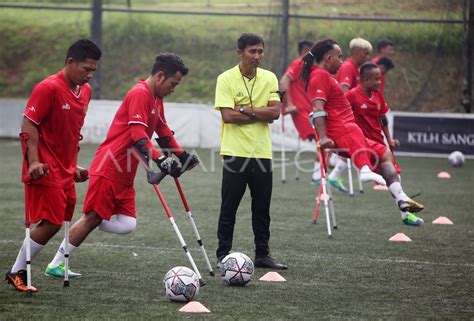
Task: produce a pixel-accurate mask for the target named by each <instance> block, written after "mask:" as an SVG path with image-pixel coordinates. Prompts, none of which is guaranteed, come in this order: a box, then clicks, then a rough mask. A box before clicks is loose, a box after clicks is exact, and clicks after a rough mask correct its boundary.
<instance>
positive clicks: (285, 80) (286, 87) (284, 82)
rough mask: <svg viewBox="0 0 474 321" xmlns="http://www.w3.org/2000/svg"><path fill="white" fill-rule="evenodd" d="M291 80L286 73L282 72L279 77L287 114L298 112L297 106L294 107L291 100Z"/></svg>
mask: <svg viewBox="0 0 474 321" xmlns="http://www.w3.org/2000/svg"><path fill="white" fill-rule="evenodd" d="M291 82H292V80H291V78H290V76H289V75H288V74H284V75H283V77H282V78H281V79H280V91H281V92H284V93H285V99H286V106H284V108H285V112H286V113H289V114H296V113H297V112H298V108H296V106H295V105H294V104H293V101H292V100H291V86H290V84H291Z"/></svg>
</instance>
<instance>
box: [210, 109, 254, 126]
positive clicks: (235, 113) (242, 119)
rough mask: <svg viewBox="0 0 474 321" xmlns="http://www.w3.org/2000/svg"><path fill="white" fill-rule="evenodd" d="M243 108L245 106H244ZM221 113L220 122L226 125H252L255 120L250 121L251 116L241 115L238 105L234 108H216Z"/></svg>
mask: <svg viewBox="0 0 474 321" xmlns="http://www.w3.org/2000/svg"><path fill="white" fill-rule="evenodd" d="M244 107H245V106H244ZM218 108H219V110H220V111H221V116H222V121H223V122H224V123H226V124H252V123H255V122H256V119H252V115H251V114H250V115H249V114H243V113H241V112H240V111H239V108H240V105H239V106H236V107H235V108H236V109H237V110H236V109H235V108H229V107H218Z"/></svg>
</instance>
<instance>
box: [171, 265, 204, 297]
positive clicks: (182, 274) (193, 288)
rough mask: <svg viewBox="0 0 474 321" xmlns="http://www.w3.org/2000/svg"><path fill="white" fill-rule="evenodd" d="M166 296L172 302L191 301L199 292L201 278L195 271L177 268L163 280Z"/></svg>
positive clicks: (182, 267) (183, 267) (181, 267)
mask: <svg viewBox="0 0 474 321" xmlns="http://www.w3.org/2000/svg"><path fill="white" fill-rule="evenodd" d="M163 287H164V288H165V295H166V297H167V298H168V299H170V300H172V301H179V302H188V301H191V300H192V299H193V298H194V297H195V296H196V295H197V294H198V292H199V278H198V276H197V275H196V273H194V271H193V270H191V269H189V268H187V267H185V266H176V267H174V268H172V269H171V270H169V271H168V273H166V275H165V277H164V279H163Z"/></svg>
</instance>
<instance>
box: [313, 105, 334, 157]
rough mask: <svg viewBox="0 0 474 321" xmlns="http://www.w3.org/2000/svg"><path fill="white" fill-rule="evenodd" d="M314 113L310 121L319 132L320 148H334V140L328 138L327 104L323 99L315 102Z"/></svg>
mask: <svg viewBox="0 0 474 321" xmlns="http://www.w3.org/2000/svg"><path fill="white" fill-rule="evenodd" d="M312 104H313V112H312V113H311V114H310V120H311V122H312V123H313V125H314V128H315V129H316V131H317V132H318V136H319V146H320V147H321V148H323V149H324V148H331V147H333V146H334V142H333V141H332V139H330V138H329V137H327V136H326V117H327V113H326V111H325V110H324V105H325V104H326V102H325V101H324V100H322V99H315V100H313V103H312Z"/></svg>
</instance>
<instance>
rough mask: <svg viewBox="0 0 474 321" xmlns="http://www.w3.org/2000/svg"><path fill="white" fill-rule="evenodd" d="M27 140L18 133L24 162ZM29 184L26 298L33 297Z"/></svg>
mask: <svg viewBox="0 0 474 321" xmlns="http://www.w3.org/2000/svg"><path fill="white" fill-rule="evenodd" d="M27 140H28V134H27V133H20V143H21V149H22V153H23V159H24V161H25V160H26V159H27V154H26V141H27ZM27 184H29V182H25V248H26V286H27V288H28V290H27V291H26V297H31V296H33V286H32V285H31V242H30V240H31V235H30V225H31V219H30V209H29V207H28V206H27V205H28V187H27Z"/></svg>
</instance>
